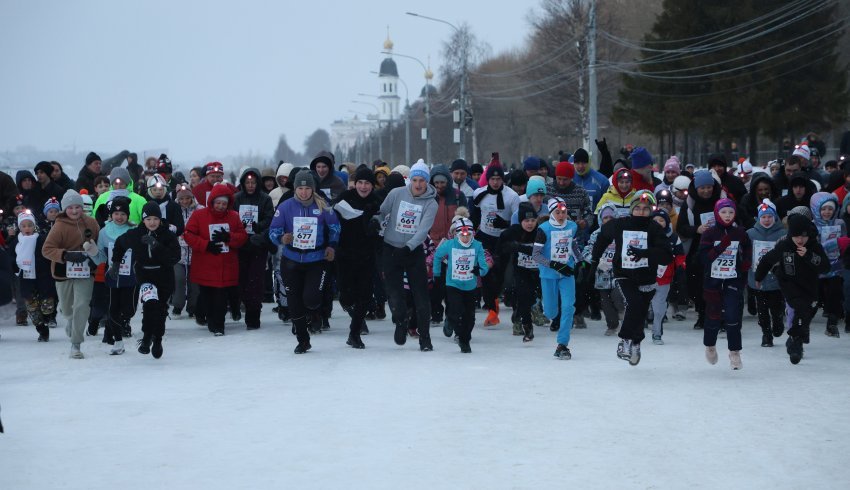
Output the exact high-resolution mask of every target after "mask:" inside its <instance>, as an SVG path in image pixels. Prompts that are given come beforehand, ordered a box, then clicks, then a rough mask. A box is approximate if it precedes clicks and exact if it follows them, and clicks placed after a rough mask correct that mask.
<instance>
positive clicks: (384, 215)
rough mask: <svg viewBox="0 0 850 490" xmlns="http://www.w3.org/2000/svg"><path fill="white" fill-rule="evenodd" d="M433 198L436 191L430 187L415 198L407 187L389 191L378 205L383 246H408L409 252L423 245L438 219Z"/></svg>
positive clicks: (435, 195)
mask: <svg viewBox="0 0 850 490" xmlns="http://www.w3.org/2000/svg"><path fill="white" fill-rule="evenodd" d="M390 177H392V175H390ZM388 181H389V178H388ZM436 197H437V190H436V189H434V186H432V185H431V184H428V187H427V188H426V189H425V192H424V193H422V195H420V196H416V197H414V196H413V194H412V193H411V192H410V186H402V187H397V188H395V189H393V190H391V191H390V192H389V194H387V198H386V199H384V202H383V203H381V221H382V222H383V223H385V224H386V226H385V227H384V243H386V244H388V245H391V246H393V247H395V248H402V247H405V246H407V248H409V249H410V250H413V249H415V248H416V247H418V246H420V245H422V242H424V241H425V237H427V236H428V232H429V231H430V230H431V226H433V224H434V217H435V216H436V215H437V200H436V199H435V198H436Z"/></svg>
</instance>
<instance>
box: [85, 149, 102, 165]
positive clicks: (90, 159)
mask: <svg viewBox="0 0 850 490" xmlns="http://www.w3.org/2000/svg"><path fill="white" fill-rule="evenodd" d="M99 161H101V159H100V156H99V155H98V154H97V153H95V152H93V151H90V152H89V154H88V155H86V167H88V166H89V165H91V164H92V163H94V162H99Z"/></svg>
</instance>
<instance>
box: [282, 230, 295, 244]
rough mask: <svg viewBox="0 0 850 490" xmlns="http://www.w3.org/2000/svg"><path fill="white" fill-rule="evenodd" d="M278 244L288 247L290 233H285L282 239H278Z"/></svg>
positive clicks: (290, 241)
mask: <svg viewBox="0 0 850 490" xmlns="http://www.w3.org/2000/svg"><path fill="white" fill-rule="evenodd" d="M280 243H282V244H284V245H289V244H290V243H292V233H285V234H284V235H283V238H281V239H280Z"/></svg>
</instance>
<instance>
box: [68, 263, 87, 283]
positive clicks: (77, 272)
mask: <svg viewBox="0 0 850 490" xmlns="http://www.w3.org/2000/svg"><path fill="white" fill-rule="evenodd" d="M65 277H67V278H68V279H88V278H89V277H91V270H90V269H89V261H88V260H86V261H85V262H83V263H82V264H74V263H71V262H66V263H65Z"/></svg>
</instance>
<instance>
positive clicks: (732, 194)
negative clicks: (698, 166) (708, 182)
mask: <svg viewBox="0 0 850 490" xmlns="http://www.w3.org/2000/svg"><path fill="white" fill-rule="evenodd" d="M728 166H729V162H728V160H726V155H724V154H722V153H713V154H712V155H711V156H709V157H708V169H709V170H712V171H714V173H715V174H717V177H718V178H719V179H720V187H721V189H723V190H724V191H726V197H728V198H729V199H732V200H733V201H735V204H740V203H741V198H742V197H744V195H745V194H746V193H747V188H746V186H744V183H743V182H741V179H739V178H738V177H736V176H734V175H732V174H731V173H730V172H727V171H726V170H727V167H728Z"/></svg>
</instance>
